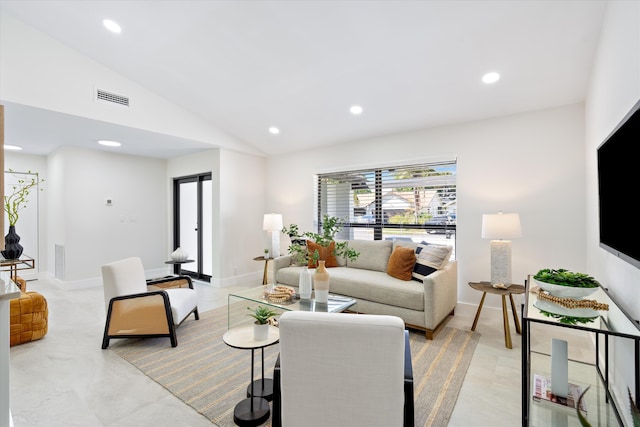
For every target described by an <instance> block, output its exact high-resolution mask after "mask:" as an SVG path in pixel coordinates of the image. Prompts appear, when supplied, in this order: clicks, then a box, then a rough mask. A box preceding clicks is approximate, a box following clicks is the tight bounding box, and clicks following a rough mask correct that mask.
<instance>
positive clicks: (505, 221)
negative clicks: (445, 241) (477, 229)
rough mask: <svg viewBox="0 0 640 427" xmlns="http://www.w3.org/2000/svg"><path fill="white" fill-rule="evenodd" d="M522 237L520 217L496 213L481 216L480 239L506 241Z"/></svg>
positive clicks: (513, 214)
mask: <svg viewBox="0 0 640 427" xmlns="http://www.w3.org/2000/svg"><path fill="white" fill-rule="evenodd" d="M516 237H522V228H521V227H520V215H518V214H517V213H497V214H483V215H482V238H483V239H495V240H506V239H513V238H516Z"/></svg>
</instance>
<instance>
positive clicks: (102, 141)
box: [98, 139, 122, 147]
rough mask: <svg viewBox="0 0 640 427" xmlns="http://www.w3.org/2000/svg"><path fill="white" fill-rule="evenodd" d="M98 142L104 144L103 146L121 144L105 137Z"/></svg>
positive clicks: (117, 145) (118, 145)
mask: <svg viewBox="0 0 640 427" xmlns="http://www.w3.org/2000/svg"><path fill="white" fill-rule="evenodd" d="M98 144H100V145H104V146H105V147H120V146H121V145H122V144H120V143H119V142H118V141H109V140H106V139H101V140H100V141H98Z"/></svg>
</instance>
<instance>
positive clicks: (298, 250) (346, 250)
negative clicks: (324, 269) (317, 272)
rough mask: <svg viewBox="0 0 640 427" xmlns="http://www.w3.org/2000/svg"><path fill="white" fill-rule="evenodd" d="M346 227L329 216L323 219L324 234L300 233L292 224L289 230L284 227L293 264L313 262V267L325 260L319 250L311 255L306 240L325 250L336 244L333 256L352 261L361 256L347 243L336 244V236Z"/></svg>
mask: <svg viewBox="0 0 640 427" xmlns="http://www.w3.org/2000/svg"><path fill="white" fill-rule="evenodd" d="M343 226H344V221H343V220H341V219H339V218H337V217H334V216H329V215H324V216H323V217H322V233H314V232H311V231H307V232H304V233H300V229H299V227H298V226H297V225H296V224H291V225H290V226H289V227H288V228H287V227H284V228H283V229H282V232H283V233H285V234H287V235H289V237H290V238H291V244H290V245H289V254H291V256H292V258H293V259H292V263H294V264H306V263H308V262H309V261H310V260H311V263H310V264H311V265H313V266H317V265H318V261H320V260H324V258H325V257H323V254H321V253H320V251H318V250H317V249H316V250H314V251H313V252H311V253H309V251H308V250H307V243H306V240H307V239H309V240H312V241H313V242H314V243H316V244H317V245H319V246H321V247H323V248H329V247H330V246H331V245H332V244H335V249H334V250H333V253H332V255H334V256H341V257H345V258H347V259H349V260H351V261H353V260H355V259H357V258H358V256H359V255H360V254H359V253H358V252H357V251H356V250H355V249H353V248H350V247H349V245H348V243H347V242H336V241H335V236H336V234H338V232H339V231H340V230H341V229H342V227H343ZM323 252H325V251H323Z"/></svg>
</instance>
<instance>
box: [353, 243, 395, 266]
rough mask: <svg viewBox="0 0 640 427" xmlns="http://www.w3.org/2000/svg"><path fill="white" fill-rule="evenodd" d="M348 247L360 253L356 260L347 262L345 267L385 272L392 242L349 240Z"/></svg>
mask: <svg viewBox="0 0 640 427" xmlns="http://www.w3.org/2000/svg"><path fill="white" fill-rule="evenodd" d="M349 247H350V248H353V249H355V250H356V251H357V252H359V253H360V255H359V256H358V258H357V259H355V260H353V261H352V260H347V267H349V268H358V269H363V270H373V271H381V272H383V273H386V272H387V264H388V262H389V257H390V256H391V249H392V247H393V242H391V241H390V240H350V241H349Z"/></svg>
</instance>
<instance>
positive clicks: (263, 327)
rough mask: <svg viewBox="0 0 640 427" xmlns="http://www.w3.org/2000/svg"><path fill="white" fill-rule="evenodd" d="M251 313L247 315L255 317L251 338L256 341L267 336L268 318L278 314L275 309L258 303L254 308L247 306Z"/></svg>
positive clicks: (262, 339)
mask: <svg viewBox="0 0 640 427" xmlns="http://www.w3.org/2000/svg"><path fill="white" fill-rule="evenodd" d="M247 310H250V311H251V313H249V314H248V315H249V316H251V317H253V318H254V319H256V321H255V322H254V325H253V339H254V340H256V341H264V340H266V339H267V338H268V337H269V319H271V318H272V317H273V316H276V315H277V314H278V312H277V311H274V310H272V309H270V308H269V307H265V306H263V305H259V306H258V307H256V308H251V307H247Z"/></svg>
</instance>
